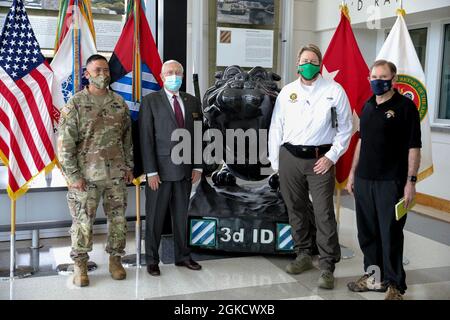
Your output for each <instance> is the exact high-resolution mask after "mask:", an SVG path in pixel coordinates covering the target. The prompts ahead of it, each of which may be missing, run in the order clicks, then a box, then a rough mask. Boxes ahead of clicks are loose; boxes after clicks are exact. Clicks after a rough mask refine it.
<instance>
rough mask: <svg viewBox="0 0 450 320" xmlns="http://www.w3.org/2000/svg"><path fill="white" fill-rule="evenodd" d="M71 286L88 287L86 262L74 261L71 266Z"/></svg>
mask: <svg viewBox="0 0 450 320" xmlns="http://www.w3.org/2000/svg"><path fill="white" fill-rule="evenodd" d="M73 284H74V285H76V286H78V287H87V286H88V285H89V277H88V275H87V261H75V264H74V265H73Z"/></svg>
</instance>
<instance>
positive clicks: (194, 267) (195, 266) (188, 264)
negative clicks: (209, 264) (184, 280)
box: [175, 259, 202, 270]
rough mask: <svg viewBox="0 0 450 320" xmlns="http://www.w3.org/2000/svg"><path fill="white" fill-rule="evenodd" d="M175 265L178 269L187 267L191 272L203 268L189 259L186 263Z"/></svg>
mask: <svg viewBox="0 0 450 320" xmlns="http://www.w3.org/2000/svg"><path fill="white" fill-rule="evenodd" d="M175 265H176V266H177V267H186V268H188V269H191V270H200V269H201V268H202V266H201V265H199V264H198V263H197V262H195V261H194V260H192V259H189V260H186V261H181V262H176V263H175Z"/></svg>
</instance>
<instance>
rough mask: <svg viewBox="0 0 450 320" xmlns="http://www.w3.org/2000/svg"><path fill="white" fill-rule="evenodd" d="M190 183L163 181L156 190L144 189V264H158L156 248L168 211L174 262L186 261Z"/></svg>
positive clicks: (188, 181) (187, 255)
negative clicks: (172, 238) (170, 221)
mask: <svg viewBox="0 0 450 320" xmlns="http://www.w3.org/2000/svg"><path fill="white" fill-rule="evenodd" d="M191 189H192V183H191V181H190V180H188V179H184V180H181V181H162V183H161V184H160V185H159V188H158V190H156V191H153V190H152V189H151V188H150V187H149V186H148V184H147V185H146V186H145V197H146V200H145V210H146V217H145V256H146V261H147V264H157V263H159V261H160V259H159V253H158V250H159V245H160V242H161V234H162V231H163V226H164V218H165V215H166V212H167V210H169V211H170V215H171V217H172V231H173V237H174V245H175V248H174V251H175V262H182V261H186V260H189V259H190V258H191V256H190V252H191V251H190V249H189V248H188V244H187V210H188V206H189V197H190V194H191Z"/></svg>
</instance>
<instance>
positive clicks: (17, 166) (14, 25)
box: [0, 0, 56, 199]
mask: <svg viewBox="0 0 450 320" xmlns="http://www.w3.org/2000/svg"><path fill="white" fill-rule="evenodd" d="M52 80H53V72H52V70H51V68H50V66H49V65H48V64H47V62H45V59H44V56H43V55H42V53H41V49H40V48H39V44H38V42H37V40H36V37H35V36H34V32H33V30H32V28H31V24H30V21H29V20H28V16H27V14H26V11H25V8H24V4H23V1H22V0H14V1H13V4H12V6H11V8H10V10H9V13H8V15H7V17H6V20H5V23H4V26H3V31H2V33H1V35H0V158H1V160H2V161H3V162H4V163H5V165H6V166H7V167H8V190H7V191H8V194H9V196H10V197H11V199H17V197H19V196H20V195H22V194H23V193H25V192H26V189H27V184H28V182H30V181H31V180H32V179H33V178H34V177H35V176H36V175H38V174H39V173H40V172H41V171H43V170H45V169H49V168H50V167H51V166H52V165H53V164H54V163H55V161H56V160H55V152H54V148H53V142H52V141H53V124H52V110H53V104H52V96H51V92H50V88H51V85H52Z"/></svg>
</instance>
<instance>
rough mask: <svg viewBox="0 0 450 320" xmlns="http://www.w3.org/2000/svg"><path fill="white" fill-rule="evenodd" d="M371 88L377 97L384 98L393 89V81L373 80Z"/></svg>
mask: <svg viewBox="0 0 450 320" xmlns="http://www.w3.org/2000/svg"><path fill="white" fill-rule="evenodd" d="M370 87H371V88H372V92H373V93H374V94H375V95H377V96H382V95H383V94H385V93H386V92H388V91H389V90H391V88H392V79H391V80H381V79H377V80H371V81H370Z"/></svg>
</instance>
